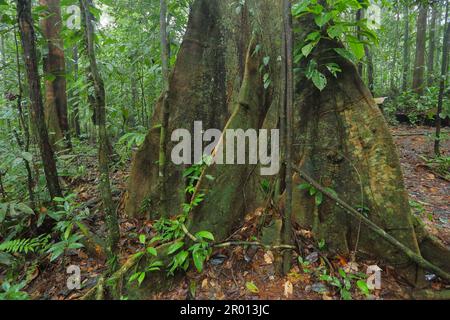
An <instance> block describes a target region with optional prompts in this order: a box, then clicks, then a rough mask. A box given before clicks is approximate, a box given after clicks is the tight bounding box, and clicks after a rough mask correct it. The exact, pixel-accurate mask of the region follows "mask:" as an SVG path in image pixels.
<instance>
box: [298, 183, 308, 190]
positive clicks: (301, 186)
mask: <svg viewBox="0 0 450 320" xmlns="http://www.w3.org/2000/svg"><path fill="white" fill-rule="evenodd" d="M297 188H299V189H300V190H309V188H311V185H310V184H309V183H306V182H305V183H302V184H301V185H299V186H298V187H297Z"/></svg>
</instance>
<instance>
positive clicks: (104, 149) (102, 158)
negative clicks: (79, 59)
mask: <svg viewBox="0 0 450 320" xmlns="http://www.w3.org/2000/svg"><path fill="white" fill-rule="evenodd" d="M92 6H93V4H92V1H91V0H80V8H81V12H82V21H83V29H84V38H85V43H86V54H87V57H88V60H89V71H90V74H91V77H90V85H91V86H92V88H93V90H94V94H93V97H92V99H91V102H92V103H93V106H92V107H93V109H94V110H95V111H96V112H95V115H96V119H95V124H96V125H97V128H98V166H99V171H100V182H99V191H100V195H101V197H102V202H103V209H104V210H105V217H106V225H107V227H108V237H107V255H108V260H109V263H110V267H113V266H114V264H115V259H116V251H117V244H118V241H119V237H120V230H119V223H118V217H117V211H116V209H115V208H114V201H113V198H112V192H111V182H110V177H109V155H110V153H109V151H110V150H109V139H108V132H107V128H106V101H105V87H104V83H103V79H102V77H101V75H100V73H99V71H98V67H97V60H96V56H95V47H94V20H93V17H92V14H91V12H90V8H91V7H92Z"/></svg>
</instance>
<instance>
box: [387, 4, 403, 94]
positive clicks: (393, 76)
mask: <svg viewBox="0 0 450 320" xmlns="http://www.w3.org/2000/svg"><path fill="white" fill-rule="evenodd" d="M395 10H396V21H395V39H399V24H400V13H399V8H398V5H397V6H396V7H395ZM398 46H399V41H395V44H394V52H393V57H392V66H391V81H390V86H389V87H390V89H391V91H394V90H395V89H396V83H397V81H396V80H397V79H396V76H397V59H398V55H397V53H398Z"/></svg>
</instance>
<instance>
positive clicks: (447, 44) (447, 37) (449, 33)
mask: <svg viewBox="0 0 450 320" xmlns="http://www.w3.org/2000/svg"><path fill="white" fill-rule="evenodd" d="M448 6H449V1H448V0H447V4H446V8H445V23H446V24H445V33H444V42H443V48H442V62H441V63H442V66H441V67H442V71H441V78H440V81H439V98H438V108H437V113H436V139H435V142H434V153H435V154H436V156H440V154H441V150H440V149H441V148H440V141H441V124H442V120H441V113H442V109H443V103H444V95H445V84H446V82H447V80H448V66H449V64H448V50H449V48H450V21H449V17H448Z"/></svg>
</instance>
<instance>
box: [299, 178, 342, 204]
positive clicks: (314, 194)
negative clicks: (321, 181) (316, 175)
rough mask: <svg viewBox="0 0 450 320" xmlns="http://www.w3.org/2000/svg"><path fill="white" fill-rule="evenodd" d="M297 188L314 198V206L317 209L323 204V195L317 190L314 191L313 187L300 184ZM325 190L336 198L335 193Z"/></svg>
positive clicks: (331, 190)
mask: <svg viewBox="0 0 450 320" xmlns="http://www.w3.org/2000/svg"><path fill="white" fill-rule="evenodd" d="M297 188H298V189H300V190H305V191H307V192H308V194H309V195H310V196H311V197H314V200H315V203H316V206H317V207H319V206H320V205H321V204H322V203H323V200H324V195H323V193H322V192H321V191H319V190H317V189H316V188H315V187H314V186H312V185H311V184H309V183H302V184H300V185H299V186H298V187H297ZM325 189H326V190H327V191H328V192H329V193H331V194H333V195H334V196H336V197H337V193H336V191H334V190H333V189H331V188H325Z"/></svg>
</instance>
